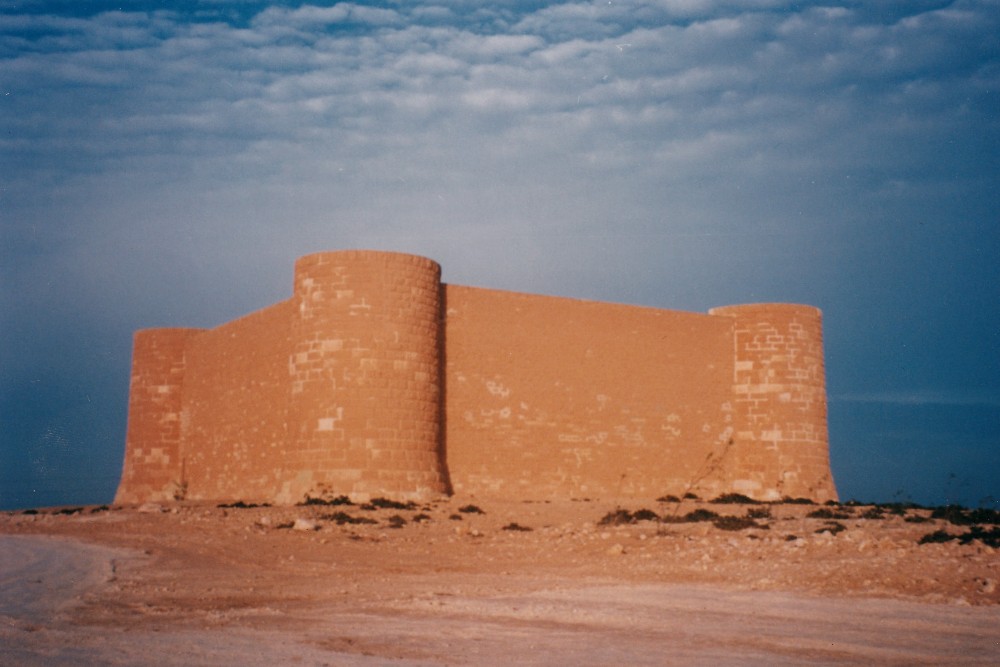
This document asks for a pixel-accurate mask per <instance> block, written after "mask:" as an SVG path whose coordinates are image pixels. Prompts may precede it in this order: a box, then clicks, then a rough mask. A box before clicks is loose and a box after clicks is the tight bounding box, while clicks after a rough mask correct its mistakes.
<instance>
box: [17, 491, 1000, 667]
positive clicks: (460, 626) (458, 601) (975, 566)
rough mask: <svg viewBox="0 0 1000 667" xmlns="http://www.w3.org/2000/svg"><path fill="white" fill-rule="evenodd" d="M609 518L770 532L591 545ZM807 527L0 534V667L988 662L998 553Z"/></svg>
mask: <svg viewBox="0 0 1000 667" xmlns="http://www.w3.org/2000/svg"><path fill="white" fill-rule="evenodd" d="M470 506H474V507H475V508H478V509H479V510H480V511H481V512H482V513H478V512H475V511H469V510H472V509H473V508H472V507H470ZM621 508H624V509H627V510H629V511H632V512H634V511H636V510H639V509H649V510H652V511H653V512H656V513H658V514H661V515H663V514H666V515H670V516H684V515H686V514H687V513H689V512H691V511H694V510H697V509H705V510H711V511H713V512H716V513H718V514H720V515H733V516H740V517H743V516H745V515H746V513H747V511H748V510H751V511H755V512H756V513H758V514H762V513H763V514H769V515H770V516H763V517H758V518H757V519H756V522H757V523H758V524H759V525H760V526H761V527H758V528H743V529H741V530H724V529H722V528H720V527H717V526H716V525H715V524H713V523H712V522H710V521H703V522H685V523H661V522H657V521H638V522H636V523H630V524H625V525H600V521H601V519H602V518H603V517H605V516H606V515H608V514H609V513H610V512H612V511H614V510H616V509H621ZM817 509H820V508H817V507H815V506H808V505H773V506H763V505H717V504H699V503H685V504H684V505H683V506H680V507H675V506H674V505H672V504H661V503H656V502H653V501H651V502H649V503H645V504H643V503H636V502H630V503H628V504H623V505H622V506H621V507H619V506H618V505H616V504H615V503H613V502H597V501H573V502H571V501H565V502H555V501H553V502H509V501H491V500H486V499H471V498H452V499H449V500H447V501H442V502H438V503H432V504H428V505H425V506H421V507H414V508H410V509H401V508H374V509H364V508H362V507H359V506H356V505H355V506H301V507H284V508H272V507H255V508H220V507H216V506H215V505H204V504H178V505H171V506H162V507H161V506H155V505H154V506H145V507H142V508H113V509H109V510H101V509H98V508H85V509H83V510H82V511H78V512H73V513H57V512H55V511H52V510H47V511H41V512H40V513H38V514H23V513H7V514H0V663H2V664H13V665H80V664H92V665H134V664H157V665H220V664H227V665H228V664H232V665H236V664H240V665H273V664H282V665H284V664H301V665H384V664H391V665H495V664H498V663H500V662H510V663H514V664H526V665H552V664H572V665H607V664H633V665H662V664H684V665H691V664H694V665H699V664H701V665H709V664H712V665H718V664H761V665H764V664H767V665H775V664H777V665H781V664H788V665H791V664H796V665H799V664H817V665H819V664H822V665H826V664H873V663H878V664H900V665H903V664H906V665H912V664H948V663H950V664H955V663H961V664H997V663H998V662H1000V632H998V631H997V629H998V628H1000V604H998V603H1000V591H998V588H997V581H998V580H1000V557H998V554H997V551H996V550H995V549H993V548H991V547H989V546H986V545H984V544H982V542H981V541H979V540H970V541H968V543H967V544H960V543H959V542H958V541H957V540H956V541H949V542H945V543H933V544H918V541H919V539H920V538H921V537H922V536H924V535H926V534H928V533H932V532H934V531H937V530H945V531H947V532H949V533H952V534H956V535H959V534H963V533H965V532H967V531H968V530H969V529H968V527H964V526H955V525H952V524H950V523H948V522H946V521H944V520H942V519H928V518H927V517H928V516H929V512H928V511H926V510H909V511H908V512H906V514H905V516H904V515H896V514H892V513H889V512H886V513H883V514H882V515H881V517H879V518H861V517H862V516H869V517H872V516H873V514H872V513H871V512H870V511H868V510H869V508H865V507H854V508H830V511H835V512H841V513H846V514H847V515H848V516H847V517H841V518H836V519H824V518H809V517H807V514H809V513H810V512H814V511H815V510H817ZM463 510H466V511H463ZM866 511H867V514H866ZM877 514H878V513H877V512H876V513H875V515H877ZM348 519H350V520H352V521H358V520H367V521H371V522H372V523H347V522H346V521H347V520H348ZM338 520H339V521H340V523H338ZM834 523H836V524H839V525H840V526H842V527H843V529H841V530H839V532H835V533H832V532H830V528H831V527H834ZM764 526H766V528H765V527H764ZM518 527H520V528H527V529H530V530H517V529H516V528H518ZM987 528H990V527H989V526H987ZM834 530H835V531H836V530H837V529H836V528H834ZM817 531H823V532H817ZM792 536H794V537H792Z"/></svg>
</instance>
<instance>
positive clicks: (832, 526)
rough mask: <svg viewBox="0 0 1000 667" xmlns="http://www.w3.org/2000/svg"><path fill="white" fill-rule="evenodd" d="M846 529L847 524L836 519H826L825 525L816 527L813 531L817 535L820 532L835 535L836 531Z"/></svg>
mask: <svg viewBox="0 0 1000 667" xmlns="http://www.w3.org/2000/svg"><path fill="white" fill-rule="evenodd" d="M845 530H847V526H845V525H844V524H842V523H840V522H838V521H827V522H826V525H824V526H822V527H821V528H817V529H816V531H815V533H816V534H817V535H819V534H821V533H830V534H831V535H836V534H837V533H840V532H843V531H845Z"/></svg>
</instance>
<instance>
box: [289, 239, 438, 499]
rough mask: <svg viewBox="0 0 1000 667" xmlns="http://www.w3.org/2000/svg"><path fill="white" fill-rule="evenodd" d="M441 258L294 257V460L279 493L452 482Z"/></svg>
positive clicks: (420, 493) (421, 492) (406, 489)
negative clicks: (447, 465) (447, 470)
mask: <svg viewBox="0 0 1000 667" xmlns="http://www.w3.org/2000/svg"><path fill="white" fill-rule="evenodd" d="M440 294H441V267H440V266H438V264H437V263H436V262H434V261H432V260H429V259H426V258H424V257H417V256H414V255H406V254H400V253H389V252H374V251H344V252H329V253H319V254H314V255H307V256H305V257H302V258H301V259H299V260H298V261H297V262H296V264H295V292H294V296H293V299H294V302H295V303H296V304H297V307H298V314H297V319H296V321H295V323H294V324H293V327H292V336H293V339H292V351H291V357H290V359H289V373H290V375H291V378H290V380H291V389H290V396H289V399H290V400H289V411H288V416H289V438H290V440H291V441H292V443H291V444H292V447H291V450H292V452H291V456H292V457H294V458H295V459H296V460H295V461H289V462H288V463H289V464H290V468H291V469H292V470H293V471H297V472H295V473H293V474H294V475H295V477H294V479H290V480H287V481H286V482H285V484H284V487H283V488H282V490H281V493H280V494H279V501H282V502H295V501H298V500H301V499H302V497H304V496H305V495H309V494H313V495H319V494H347V495H349V496H352V497H353V498H356V499H359V500H364V499H367V498H369V497H372V496H379V495H384V496H390V497H393V498H401V499H423V498H426V497H429V496H435V495H440V494H442V493H445V492H447V483H446V478H445V474H444V463H443V460H442V455H441V447H440V433H441V423H440V422H441V412H442V410H441V392H440V377H439V375H440V361H439V357H440V349H441V295H440Z"/></svg>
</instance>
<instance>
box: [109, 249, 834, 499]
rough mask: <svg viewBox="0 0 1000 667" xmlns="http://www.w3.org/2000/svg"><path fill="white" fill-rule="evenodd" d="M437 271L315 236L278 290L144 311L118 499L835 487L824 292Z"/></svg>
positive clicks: (826, 492)
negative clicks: (745, 291)
mask: <svg viewBox="0 0 1000 667" xmlns="http://www.w3.org/2000/svg"><path fill="white" fill-rule="evenodd" d="M440 275H441V269H440V267H439V266H438V265H437V263H435V262H433V261H432V260H429V259H426V258H423V257H416V256H413V255H405V254H399V253H386V252H374V251H344V252H329V253H319V254H315V255H309V256H306V257H303V258H301V259H300V260H299V261H298V262H297V263H296V267H295V280H294V293H293V296H292V297H291V298H290V299H288V300H287V301H283V302H280V303H277V304H274V305H272V306H269V307H267V308H264V309H262V310H259V311H257V312H255V313H251V314H249V315H247V316H245V317H242V318H239V319H237V320H234V321H232V322H228V323H226V324H223V325H221V326H219V327H216V328H214V329H206V330H202V329H150V330H144V331H140V332H138V333H137V334H136V337H135V346H134V356H133V369H132V384H131V392H130V398H129V426H128V435H127V443H126V444H127V446H126V455H125V462H124V466H123V473H122V480H121V484H120V486H119V489H118V493H117V496H116V501H117V502H119V503H140V502H146V501H156V502H163V501H171V500H236V499H242V500H248V501H251V500H252V501H259V502H264V501H266V502H274V503H278V504H291V503H296V502H299V501H302V500H303V499H305V498H307V497H313V498H333V497H336V496H339V495H346V496H350V497H351V498H352V499H354V500H368V499H371V498H375V497H378V496H385V497H390V498H397V499H403V500H426V499H428V498H433V497H436V496H441V495H446V494H448V493H452V492H457V493H463V494H470V495H475V496H479V497H514V498H532V499H541V498H583V497H592V498H638V497H657V496H660V495H663V494H674V495H683V494H684V493H686V492H693V493H695V494H697V495H698V496H700V497H702V498H712V497H715V496H718V495H720V494H723V493H741V494H744V495H747V496H750V497H753V498H757V499H763V500H775V499H779V498H781V497H785V496H789V497H806V498H811V499H813V500H817V501H825V500H830V499H835V498H836V489H835V487H834V485H833V480H832V478H831V476H830V465H829V455H828V444H827V422H826V391H825V375H824V372H825V371H824V366H823V349H822V324H821V315H820V312H819V311H818V310H817V309H815V308H812V307H809V306H800V305H790V304H757V305H743V306H727V307H723V308H717V309H713V310H712V311H710V313H709V314H703V313H688V312H681V311H672V310H661V309H653V308H641V307H635V306H626V305H620V304H610V303H598V302H591V301H580V300H575V299H565V298H555V297H547V296H539V295H531V294H519V293H512V292H503V291H497V290H489V289H482V288H473V287H463V286H458V285H447V284H443V283H441V280H440Z"/></svg>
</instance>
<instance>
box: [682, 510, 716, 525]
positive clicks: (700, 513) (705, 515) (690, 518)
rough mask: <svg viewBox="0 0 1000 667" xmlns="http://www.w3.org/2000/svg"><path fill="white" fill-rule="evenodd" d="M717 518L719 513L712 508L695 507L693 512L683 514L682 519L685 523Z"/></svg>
mask: <svg viewBox="0 0 1000 667" xmlns="http://www.w3.org/2000/svg"><path fill="white" fill-rule="evenodd" d="M718 518H719V515H718V514H716V513H715V512H713V511H712V510H706V509H696V510H694V511H693V512H688V513H687V514H685V515H684V519H683V520H684V522H685V523H697V522H699V521H714V520H715V519H718Z"/></svg>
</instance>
